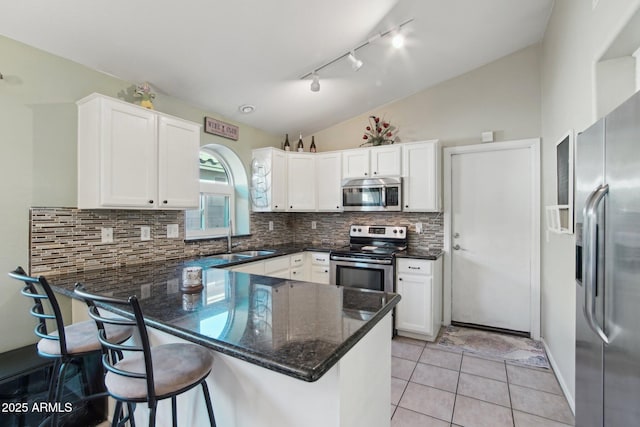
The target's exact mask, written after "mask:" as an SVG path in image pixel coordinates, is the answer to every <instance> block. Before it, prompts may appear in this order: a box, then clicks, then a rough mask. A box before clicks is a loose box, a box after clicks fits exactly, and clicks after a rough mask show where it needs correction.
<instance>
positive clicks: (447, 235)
mask: <svg viewBox="0 0 640 427" xmlns="http://www.w3.org/2000/svg"><path fill="white" fill-rule="evenodd" d="M521 148H528V149H529V150H531V151H530V153H531V156H530V161H531V177H530V183H531V206H532V209H533V212H532V215H531V225H530V226H531V269H530V283H531V289H530V301H531V306H530V313H531V314H530V319H529V325H530V329H529V330H530V333H531V338H533V339H535V340H539V339H540V314H541V313H540V138H529V139H519V140H514V141H505V142H492V143H489V144H475V145H465V146H458V147H447V148H445V149H444V156H443V157H444V167H443V184H444V194H443V196H444V197H443V198H444V206H443V208H444V213H443V216H444V247H443V251H444V269H443V270H444V271H443V292H442V319H443V322H442V323H443V325H450V324H451V302H452V297H451V290H452V287H451V184H452V182H451V159H452V157H453V156H454V155H456V154H466V153H478V152H491V151H502V150H512V149H521Z"/></svg>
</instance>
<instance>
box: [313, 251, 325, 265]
mask: <svg viewBox="0 0 640 427" xmlns="http://www.w3.org/2000/svg"><path fill="white" fill-rule="evenodd" d="M311 264H314V265H329V254H328V253H324V252H311Z"/></svg>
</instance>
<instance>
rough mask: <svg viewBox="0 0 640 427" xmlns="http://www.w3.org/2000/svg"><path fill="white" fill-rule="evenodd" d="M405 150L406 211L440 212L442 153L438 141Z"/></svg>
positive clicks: (411, 144)
mask: <svg viewBox="0 0 640 427" xmlns="http://www.w3.org/2000/svg"><path fill="white" fill-rule="evenodd" d="M400 146H401V147H402V188H403V191H402V193H403V194H402V210H403V211H405V212H438V211H440V150H439V145H438V141H437V140H432V141H423V142H407V143H403V144H400Z"/></svg>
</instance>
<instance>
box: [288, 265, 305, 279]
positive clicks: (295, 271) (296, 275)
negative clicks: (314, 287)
mask: <svg viewBox="0 0 640 427" xmlns="http://www.w3.org/2000/svg"><path fill="white" fill-rule="evenodd" d="M291 279H293V280H305V277H304V268H302V267H299V268H291Z"/></svg>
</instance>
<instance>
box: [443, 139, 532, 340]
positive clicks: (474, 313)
mask: <svg viewBox="0 0 640 427" xmlns="http://www.w3.org/2000/svg"><path fill="white" fill-rule="evenodd" d="M531 156H532V149H531V148H530V147H525V148H517V147H516V148H514V149H502V150H497V151H480V152H466V153H458V154H453V155H452V156H451V230H450V231H451V235H450V238H451V240H450V241H451V298H452V300H451V304H452V313H451V320H452V321H457V322H463V323H471V324H477V325H484V326H491V327H497V328H504V329H510V330H514V331H525V332H528V331H530V327H531V316H530V315H531V286H532V283H531V282H532V280H531V277H532V274H531V268H532V262H531V260H532V244H531V242H532V238H533V236H532V226H531V224H532V215H534V209H536V206H534V205H535V203H534V202H533V197H532V192H533V191H534V190H533V189H534V185H533V184H532V177H533V176H534V174H532V170H531V168H532V167H533V166H532V161H531V159H532V157H531Z"/></svg>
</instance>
